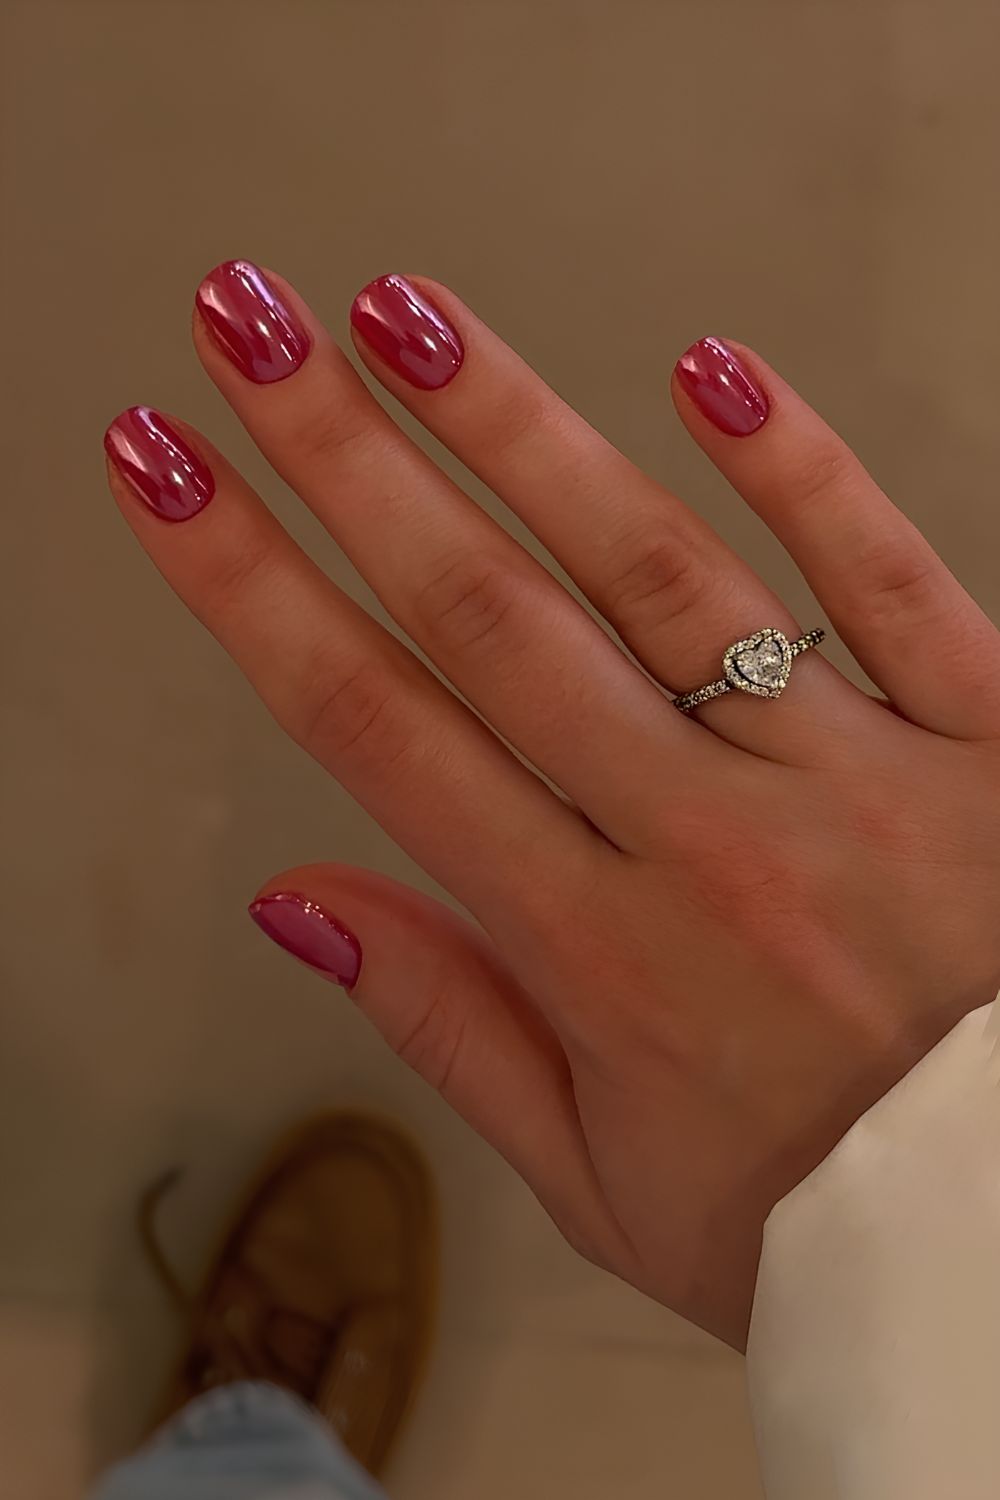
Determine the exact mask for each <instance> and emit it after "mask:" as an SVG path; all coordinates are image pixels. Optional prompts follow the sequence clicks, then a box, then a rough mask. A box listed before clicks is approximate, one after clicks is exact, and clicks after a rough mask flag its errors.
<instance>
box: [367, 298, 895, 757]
mask: <svg viewBox="0 0 1000 1500" xmlns="http://www.w3.org/2000/svg"><path fill="white" fill-rule="evenodd" d="M352 323H353V326H354V331H355V342H356V345H357V347H358V350H359V352H360V354H361V356H362V358H363V359H364V360H365V362H366V364H367V365H368V366H369V367H370V368H371V370H372V371H373V373H374V374H376V375H377V376H378V378H379V380H381V381H382V383H383V384H384V385H385V386H386V387H387V388H388V389H389V390H390V391H391V392H392V393H393V395H395V396H397V397H398V398H399V400H400V401H402V402H403V403H404V404H405V405H406V406H407V407H409V409H410V410H411V411H413V412H414V413H415V415H416V416H417V417H419V419H420V420H421V422H423V423H424V425H425V426H426V427H427V428H428V429H429V430H430V431H431V432H433V433H434V434H435V435H436V436H437V437H439V438H440V439H441V440H442V441H443V442H445V443H446V444H447V445H448V447H449V448H450V449H451V450H452V452H454V453H455V454H456V455H457V456H458V457H459V458H460V459H461V460H462V461H463V463H465V464H466V465H467V466H468V467H469V468H470V469H472V470H473V472H474V473H476V474H477V475H478V476H479V477H480V478H481V479H482V480H484V481H485V483H486V484H488V485H489V487H490V488H491V489H492V490H493V491H494V492H495V493H496V494H498V495H499V496H500V498H501V499H502V500H503V501H504V502H505V503H506V504H507V505H508V506H509V507H510V509H511V510H513V511H514V512H515V513H516V514H517V515H519V516H520V517H521V518H522V520H524V521H525V522H526V523H527V525H528V526H529V527H530V528H531V530H532V531H533V532H534V533H535V535H536V536H537V537H538V538H539V539H540V541H542V542H543V543H544V545H545V546H546V547H547V548H548V550H549V551H550V552H551V553H552V554H553V556H555V557H556V558H557V559H558V561H559V562H560V563H561V564H562V565H563V567H564V568H565V569H566V571H567V572H568V573H569V574H570V576H571V577H572V578H573V579H574V580H575V581H576V583H577V584H578V585H579V586H580V588H581V589H582V590H583V592H584V593H585V594H586V595H587V597H588V598H589V599H590V600H591V601H592V602H593V603H594V604H595V605H596V607H597V609H598V610H599V611H600V612H601V614H602V615H603V616H604V617H605V619H607V620H608V621H609V623H610V624H611V625H613V626H614V628H615V630H616V631H617V632H618V634H619V635H620V637H621V638H622V639H623V640H624V642H625V644H626V645H627V646H628V647H629V648H630V650H631V651H632V652H633V653H634V654H635V656H636V657H637V659H638V660H639V661H640V662H642V664H643V665H644V666H645V667H646V668H647V670H648V671H649V672H650V673H651V675H652V676H653V677H654V678H656V679H657V680H658V681H659V682H661V683H663V684H664V686H666V687H669V688H670V689H671V690H673V691H675V692H684V691H687V690H690V689H692V688H695V687H698V686H701V685H702V684H704V683H707V682H709V681H711V680H714V679H716V678H718V677H719V676H720V675H721V671H720V663H721V657H722V652H723V650H724V649H725V648H726V647H727V646H728V645H729V644H730V643H731V642H732V641H734V640H736V639H739V638H741V637H743V636H746V635H750V634H752V633H753V632H754V631H756V630H759V629H761V628H762V627H764V626H775V627H777V628H778V629H780V630H782V631H783V632H784V633H785V634H787V635H789V636H790V637H794V636H795V635H797V634H799V628H798V623H797V622H796V621H795V620H794V619H793V618H792V617H791V615H790V614H789V612H788V610H787V609H786V608H785V606H784V605H783V604H782V602H781V601H780V600H779V599H778V598H777V596H776V595H775V594H774V593H773V592H772V590H771V589H769V588H768V587H767V586H766V585H765V584H764V583H763V582H762V581H761V579H760V578H759V577H758V576H757V575H756V574H755V573H754V571H753V569H752V568H750V567H749V566H748V565H747V564H746V563H745V562H744V561H743V560H742V559H741V558H740V557H738V556H737V555H736V554H735V553H734V552H733V551H732V549H731V548H730V547H728V546H727V545H726V543H725V542H723V541H722V539H721V538H720V537H719V536H718V535H717V534H716V533H715V532H714V531H713V530H712V528H711V527H710V526H708V525H707V524H706V523H705V522H704V521H702V520H701V518H700V517H698V516H697V515H696V514H695V513H694V512H693V511H692V510H690V509H689V507H688V506H686V505H684V504H683V502H682V501H680V500H679V499H677V497H676V496H674V495H672V494H671V493H670V492H669V491H667V490H665V489H664V488H663V487H662V486H661V485H659V484H657V483H655V482H654V481H653V480H651V479H650V478H649V477H648V476H647V475H645V474H643V473H642V472H641V471H640V470H638V469H637V468H636V467H635V466H634V465H633V464H632V463H630V462H629V460H628V459H626V458H625V457H624V456H623V455H622V454H621V453H619V452H618V451H617V449H615V448H614V447H613V446H612V445H611V444H610V443H609V442H608V441H607V440H606V439H605V438H603V437H601V436H600V434H599V433H597V432H595V431H594V429H593V428H592V427H590V426H589V425H588V424H587V423H586V422H585V421H584V420H583V419H582V418H581V417H580V416H579V415H578V414H577V413H576V412H574V411H572V410H571V409H570V408H569V407H568V406H567V405H566V404H565V403H564V402H563V401H561V400H560V399H559V398H558V397H557V396H556V395H555V394H554V393H553V392H552V391H551V390H550V389H549V387H548V386H546V384H545V383H544V381H542V380H541V379H540V378H539V377H538V376H537V375H536V374H535V373H534V371H532V370H531V369H530V368H529V367H528V366H527V365H526V364H525V363H524V362H523V361H522V360H521V359H520V358H519V357H518V356H517V355H516V354H515V353H514V351H513V350H512V349H510V348H508V347H507V345H505V344H504V343H503V342H502V341H501V340H500V339H499V338H497V336H496V335H495V334H494V333H492V332H491V331H490V329H488V328H487V327H486V326H485V325H484V324H483V323H481V322H480V321H479V320H478V319H477V318H476V317H475V316H474V315H473V314H472V313H471V312H470V311H469V309H468V308H467V307H465V306H464V305H463V304H462V303H461V302H460V301H459V300H458V298H456V297H455V296H454V295H453V294H452V293H451V292H449V291H448V290H447V288H445V287H442V286H440V285H438V284H437V283H434V282H429V281H426V280H424V279H423V278H420V279H417V280H416V281H409V280H406V279H404V278H401V277H382V278H380V279H379V280H378V281H375V282H372V283H371V284H370V285H369V286H368V287H366V288H365V289H364V290H363V291H362V292H361V293H360V295H359V296H358V298H357V299H356V300H355V303H354V307H353V309H352ZM456 351H461V354H462V357H461V359H458V358H457V357H456ZM802 623H803V625H804V626H806V627H808V626H811V625H813V624H815V623H816V622H815V621H809V622H802ZM740 697H741V701H740V702H739V703H735V702H733V701H732V699H731V698H730V697H728V696H727V697H725V698H723V699H721V700H719V701H717V702H712V703H708V704H706V705H704V706H703V707H701V708H699V709H698V718H699V719H700V720H701V722H702V723H703V724H707V725H709V726H710V727H711V728H712V729H714V730H715V731H716V732H717V734H718V735H720V736H723V737H725V738H726V739H728V740H730V741H732V742H733V743H735V744H738V745H740V746H742V747H744V748H747V749H751V750H754V751H756V752H758V753H761V754H766V755H774V756H775V757H776V758H780V759H795V758H797V757H798V756H799V755H801V756H802V757H804V758H808V759H811V758H813V757H814V756H815V754H816V753H817V752H818V751H820V750H821V749H822V748H823V746H824V745H825V744H827V743H828V742H829V741H830V739H831V736H832V735H833V734H834V732H836V731H838V730H839V731H842V732H845V733H849V732H850V731H851V730H852V729H853V728H854V727H855V726H856V723H857V720H858V718H859V717H860V716H866V715H868V714H870V710H871V705H870V704H869V703H868V702H867V701H866V699H865V696H864V694H862V693H860V692H859V691H858V690H857V689H856V688H855V687H853V686H852V685H851V684H850V683H848V682H847V681H846V679H845V678H844V677H843V676H842V675H841V674H840V673H839V672H838V671H837V670H836V669H835V668H834V667H833V666H832V665H831V664H830V663H829V662H828V661H826V660H825V659H823V658H822V657H821V656H820V655H819V654H818V653H816V652H809V653H808V655H806V656H805V657H803V658H801V659H800V660H799V661H798V662H797V663H796V665H795V667H794V668H793V675H792V680H791V682H790V684H789V686H788V689H787V690H786V692H785V693H784V694H783V696H782V698H781V700H780V702H778V703H775V702H769V701H765V700H762V699H759V698H758V699H754V698H748V697H743V696H742V695H740ZM703 738H704V736H703Z"/></svg>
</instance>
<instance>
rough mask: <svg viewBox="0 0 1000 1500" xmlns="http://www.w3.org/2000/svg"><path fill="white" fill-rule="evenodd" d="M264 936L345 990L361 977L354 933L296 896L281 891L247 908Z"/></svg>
mask: <svg viewBox="0 0 1000 1500" xmlns="http://www.w3.org/2000/svg"><path fill="white" fill-rule="evenodd" d="M248 910H249V912H250V915H251V917H253V919H254V921H255V922H256V923H257V926H258V927H259V928H260V930H261V932H265V933H266V934H267V936H268V937H269V938H271V939H272V941H273V942H275V943H277V944H278V947H279V948H284V949H286V950H287V952H289V953H292V954H294V956H295V957H296V958H299V959H301V960H302V962H303V963H304V964H308V965H309V966H310V968H313V969H318V970H319V972H320V973H321V974H325V975H326V976H327V977H328V978H329V979H332V980H334V981H335V982H336V983H337V984H342V985H343V986H344V988H345V989H348V990H349V989H353V987H354V985H356V984H357V982H358V975H359V974H360V973H361V944H360V943H359V942H358V940H357V938H356V937H355V936H354V934H353V932H349V931H348V929H347V928H346V927H345V926H344V925H343V924H342V923H341V922H338V921H337V918H336V917H334V916H332V915H331V914H330V912H328V911H324V909H323V908H322V906H317V905H316V903H315V901H309V900H307V899H306V897H305V896H297V895H295V894H294V893H293V892H291V891H280V892H278V893H277V894H276V895H273V896H260V897H258V899H257V900H256V901H251V903H250V906H249V907H248Z"/></svg>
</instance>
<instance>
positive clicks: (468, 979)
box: [250, 864, 599, 1235]
mask: <svg viewBox="0 0 1000 1500" xmlns="http://www.w3.org/2000/svg"><path fill="white" fill-rule="evenodd" d="M250 915H251V916H252V917H253V919H254V921H255V922H256V923H257V925H258V927H260V929H261V930H262V931H263V932H265V933H266V934H267V936H268V937H269V938H271V939H272V940H273V941H274V942H276V943H277V944H278V945H279V946H280V947H282V948H284V949H286V950H287V951H288V952H289V953H292V954H294V955H295V957H297V958H299V959H301V960H302V961H303V962H304V963H306V964H308V965H309V966H310V967H311V968H312V969H313V970H314V971H316V972H317V973H319V974H321V975H323V976H324V977H326V978H327V979H330V980H333V981H335V982H336V983H338V984H341V985H342V986H343V987H344V988H345V989H347V991H348V992H349V994H350V996H351V999H352V1000H353V1001H354V1002H355V1003H356V1004H357V1005H358V1007H359V1008H360V1009H361V1010H362V1011H363V1012H364V1014H365V1015H366V1016H367V1017H368V1019H369V1020H370V1021H371V1022H372V1023H373V1025H374V1026H375V1027H376V1028H377V1029H378V1031H380V1032H381V1034H382V1036H383V1037H384V1038H385V1040H386V1041H387V1042H388V1043H389V1046H390V1047H391V1048H392V1049H393V1051H394V1052H396V1053H398V1055H399V1056H400V1057H401V1058H402V1059H403V1061H404V1062H406V1063H407V1064H408V1065H409V1066H410V1067H412V1068H413V1069H414V1070H415V1071H416V1072H417V1073H419V1074H420V1076H421V1077H422V1078H424V1079H425V1080H426V1081H427V1082H428V1083H429V1084H431V1086H432V1087H433V1088H435V1089H437V1090H438V1091H439V1092H440V1094H441V1095H442V1097H443V1098H444V1099H446V1100H447V1102H448V1103H449V1104H450V1105H451V1106H452V1108H453V1109H455V1110H456V1112H457V1113H458V1114H460V1115H461V1116H462V1118H463V1119H464V1120H466V1121H467V1122H468V1123H469V1124H470V1125H471V1126H472V1128H473V1129H474V1130H476V1131H477V1132H478V1133H479V1134H480V1135H481V1136H483V1137H484V1138H485V1139H486V1140H487V1141H488V1142H489V1143H490V1144H491V1145H492V1146H494V1147H495V1148H496V1149H497V1150H498V1151H499V1152H500V1153H501V1154H502V1155H503V1156H505V1157H506V1158H507V1160H508V1161H509V1162H510V1163H511V1165H512V1166H513V1167H514V1168H515V1170H516V1171H518V1172H519V1173H520V1174H521V1176H522V1177H524V1178H525V1179H526V1181H527V1182H528V1184H529V1185H530V1186H531V1187H532V1188H533V1189H534V1191H535V1192H536V1193H537V1194H538V1196H539V1197H540V1198H541V1199H542V1201H543V1203H544V1204H545V1206H546V1207H547V1208H548V1209H549V1211H550V1213H552V1214H553V1216H554V1217H555V1218H556V1219H557V1220H558V1221H559V1222H560V1223H562V1224H563V1225H564V1226H565V1225H566V1224H567V1223H568V1224H572V1225H575V1226H579V1225H580V1221H581V1214H583V1215H584V1217H586V1218H588V1219H589V1218H590V1217H591V1215H592V1214H593V1213H597V1212H599V1210H598V1202H597V1189H596V1184H595V1181H594V1174H593V1167H592V1165H591V1163H590V1157H589V1154H588V1152H587V1148H586V1144H585V1142H584V1139H583V1135H582V1132H581V1130H580V1125H579V1118H578V1115H577V1110H576V1102H575V1098H574V1094H573V1083H572V1076H571V1074H570V1069H569V1064H568V1063H567V1061H566V1057H565V1055H564V1053H563V1051H562V1048H561V1047H560V1045H559V1043H558V1041H557V1040H556V1038H555V1035H554V1033H553V1032H552V1031H551V1029H550V1028H549V1026H548V1025H547V1023H546V1022H545V1021H544V1020H543V1019H542V1017H541V1015H540V1014H539V1013H538V1011H537V1010H536V1009H535V1007H534V1005H533V1004H532V1002H531V1000H530V998H529V996H528V995H527V994H526V993H525V991H524V990H523V989H522V988H521V986H520V985H519V984H518V983H517V981H516V980H515V979H514V977H513V976H512V974H511V973H510V971H509V970H508V969H507V967H506V965H505V964H504V963H503V961H502V959H501V956H500V954H499V953H498V952H497V950H496V948H495V946H494V945H493V943H492V942H491V941H490V940H489V938H488V937H487V936H486V934H485V933H484V932H482V930H481V929H480V928H478V927H476V926H474V925H473V924H472V923H471V922H470V921H469V920H468V919H467V918H465V917H462V916H460V915H459V914H458V913H457V912H454V911H452V910H451V909H450V908H448V907H446V906H444V905H442V903H441V902H439V901H436V900H434V899H433V898H432V897H430V896H425V895H423V894H421V893H420V892H418V891H414V890H411V889H410V888H409V887H407V886H403V885H400V884H398V883H397V882H396V881H394V880H390V879H388V878H387V877H386V876H383V875H378V874H375V873H373V872H372V871H369V870H359V869H355V868H353V867H352V866H350V865H334V864H321V865H302V866H300V867H299V868H297V869H293V870H287V871H285V872H284V874H282V875H277V876H275V877H274V878H273V879H272V880H269V881H268V882H267V884H266V885H265V886H264V887H263V888H262V889H261V891H260V892H259V893H258V895H257V896H256V898H255V899H254V900H253V901H252V902H251V903H250ZM582 1232H583V1231H582V1226H581V1227H580V1228H576V1229H575V1230H574V1233H575V1234H576V1235H579V1234H581V1233H582Z"/></svg>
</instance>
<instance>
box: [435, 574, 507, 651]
mask: <svg viewBox="0 0 1000 1500" xmlns="http://www.w3.org/2000/svg"><path fill="white" fill-rule="evenodd" d="M516 595H517V585H516V583H515V581H514V578H513V576H512V574H511V573H510V572H509V571H508V570H507V569H505V568H504V567H502V566H501V565H498V564H497V563H495V562H491V561H489V560H487V559H485V558H477V557H475V556H471V555H470V556H463V557H460V558H457V559H455V560H453V561H452V562H450V563H448V564H447V566H446V567H444V568H442V569H441V570H440V571H439V572H437V573H435V574H434V575H433V576H432V577H431V578H429V579H427V580H426V581H425V582H424V583H423V585H422V586H421V588H420V590H419V592H418V594H417V597H416V600H415V608H416V612H417V615H418V618H419V619H420V620H421V622H422V623H423V624H424V625H425V626H426V628H427V630H428V632H429V634H430V635H431V637H432V638H433V639H435V640H440V641H445V642H446V643H447V644H448V645H449V646H451V647H457V648H458V649H459V650H469V649H470V648H471V647H473V646H478V645H481V644H482V643H483V642H484V641H487V640H489V639H490V638H491V637H492V636H493V635H494V634H495V633H496V631H497V630H498V629H499V628H500V627H501V626H502V625H503V623H504V621H505V620H506V618H507V616H508V614H509V613H510V610H511V608H512V607H513V604H514V601H515V598H516Z"/></svg>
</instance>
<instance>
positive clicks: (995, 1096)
mask: <svg viewBox="0 0 1000 1500" xmlns="http://www.w3.org/2000/svg"><path fill="white" fill-rule="evenodd" d="M747 1359H748V1376H749V1381H750V1400H751V1407H752V1411H753V1421H754V1429H755V1432H756V1436H757V1447H758V1451H759V1453H760V1460H761V1469H762V1473H763V1477H764V1488H765V1492H766V1494H767V1500H997V1497H998V1496H1000V996H998V997H997V1000H996V1001H995V1002H994V1003H993V1005H986V1006H983V1007H982V1009H981V1010H977V1011H974V1012H973V1013H972V1014H971V1015H969V1016H966V1018H965V1019H964V1020H963V1021H961V1022H960V1023H959V1024H958V1026H956V1027H955V1029H954V1031H952V1032H951V1033H950V1034H949V1035H948V1036H947V1037H945V1039H944V1040H943V1041H942V1042H940V1043H939V1044H938V1046H937V1047H935V1048H934V1050H933V1051H932V1052H930V1053H929V1054H928V1055H927V1056H926V1057H925V1058H924V1059H923V1060H922V1061H921V1062H920V1063H918V1065H917V1066H916V1067H915V1068H914V1069H913V1071H912V1072H911V1073H909V1074H907V1076H906V1077H905V1078H904V1079H902V1080H901V1082H900V1083H898V1084H897V1085H896V1087H895V1088H894V1089H892V1090H891V1092H890V1093H888V1094H887V1095H886V1096H885V1098H884V1099H882V1100H880V1101H879V1103H878V1104H876V1105H875V1106H874V1108H872V1109H871V1110H869V1111H868V1113H867V1114H866V1115H864V1116H863V1117H862V1118H861V1119H860V1120H859V1121H858V1122H857V1124H856V1125H855V1126H854V1127H853V1128H852V1129H851V1130H850V1131H848V1133H847V1135H846V1136H845V1137H844V1139H843V1140H842V1141H841V1142H840V1144H839V1145H838V1146H837V1147H836V1149H835V1150H834V1151H833V1152H832V1154H831V1155H830V1156H828V1157H827V1159H826V1160H825V1161H824V1162H822V1163H821V1164H820V1166H818V1167H817V1168H816V1170H815V1171H814V1172H813V1173H812V1174H811V1175H810V1176H809V1177H807V1178H806V1179H805V1181H804V1182H802V1183H800V1185H799V1186H798V1187H797V1188H795V1190H794V1191H793V1192H791V1193H790V1194H789V1195H788V1197H787V1198H784V1199H782V1201H781V1202H780V1203H779V1204H777V1206H776V1207H775V1208H774V1210H773V1211H772V1213H771V1215H770V1217H769V1219H768V1221H767V1225H766V1227H765V1231H764V1250H763V1255H762V1258H761V1267H760V1273H759V1278H758V1283H757V1292H756V1296H755V1299H754V1309H753V1319H752V1323H751V1328H750V1343H749V1348H748V1351H747Z"/></svg>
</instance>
